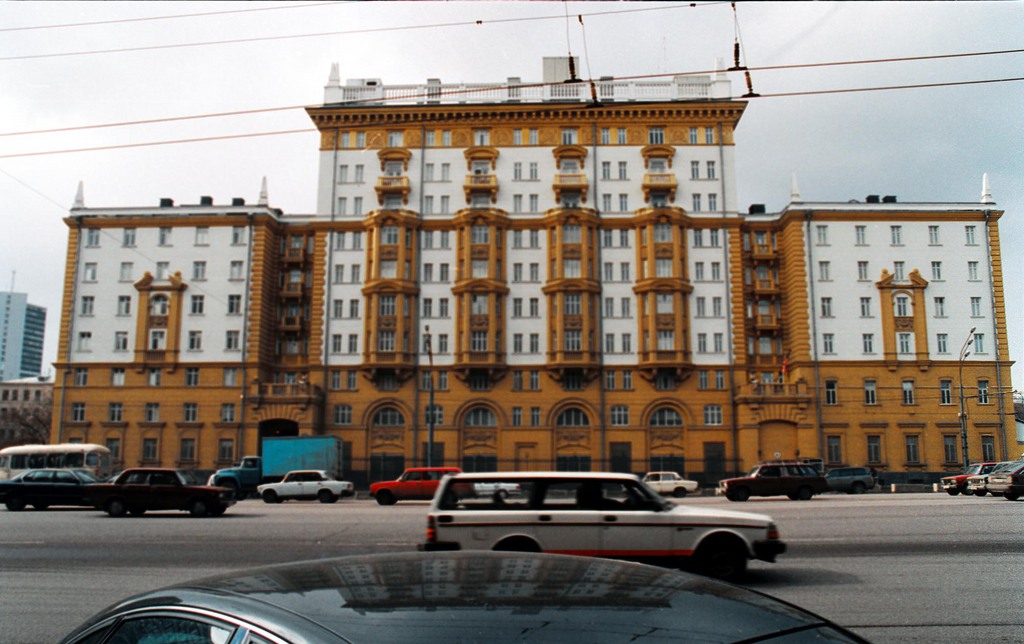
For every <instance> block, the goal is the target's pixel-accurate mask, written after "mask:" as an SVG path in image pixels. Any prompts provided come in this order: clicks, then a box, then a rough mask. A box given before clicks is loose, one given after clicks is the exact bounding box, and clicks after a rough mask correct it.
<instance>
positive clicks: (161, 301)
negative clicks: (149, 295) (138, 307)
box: [149, 295, 167, 315]
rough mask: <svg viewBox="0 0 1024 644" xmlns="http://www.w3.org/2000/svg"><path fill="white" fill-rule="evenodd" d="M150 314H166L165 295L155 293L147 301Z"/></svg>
mask: <svg viewBox="0 0 1024 644" xmlns="http://www.w3.org/2000/svg"><path fill="white" fill-rule="evenodd" d="M149 314H150V315H167V296H166V295H156V296H154V297H153V299H152V300H150V301H149Z"/></svg>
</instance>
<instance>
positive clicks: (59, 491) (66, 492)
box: [0, 469, 100, 512]
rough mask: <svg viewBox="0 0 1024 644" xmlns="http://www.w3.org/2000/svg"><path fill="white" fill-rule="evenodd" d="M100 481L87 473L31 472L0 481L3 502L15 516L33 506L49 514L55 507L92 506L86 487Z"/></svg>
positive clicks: (79, 471)
mask: <svg viewBox="0 0 1024 644" xmlns="http://www.w3.org/2000/svg"><path fill="white" fill-rule="evenodd" d="M99 482H100V480H99V479H98V478H96V477H95V476H93V475H92V474H90V473H89V472H86V471H85V470H59V469H43V470H29V471H27V472H22V473H21V474H19V475H18V476H16V477H14V478H12V479H9V480H6V481H0V501H3V502H4V505H6V506H7V509H8V510H10V511H12V512H17V511H18V510H24V509H25V507H26V506H29V505H31V506H32V507H34V508H35V509H37V510H45V509H46V508H48V507H50V506H53V505H77V506H89V505H92V504H91V503H89V502H88V501H86V499H85V486H86V485H89V484H90V483H99Z"/></svg>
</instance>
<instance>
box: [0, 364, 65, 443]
mask: <svg viewBox="0 0 1024 644" xmlns="http://www.w3.org/2000/svg"><path fill="white" fill-rule="evenodd" d="M52 399H53V380H51V379H48V378H22V379H19V380H7V381H4V382H0V447H6V446H8V445H23V444H27V443H45V442H47V440H48V437H49V430H50V422H51V411H52V409H51V401H52Z"/></svg>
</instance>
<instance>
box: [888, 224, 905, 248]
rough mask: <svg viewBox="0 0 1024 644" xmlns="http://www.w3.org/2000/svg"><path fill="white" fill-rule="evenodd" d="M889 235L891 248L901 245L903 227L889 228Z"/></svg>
mask: <svg viewBox="0 0 1024 644" xmlns="http://www.w3.org/2000/svg"><path fill="white" fill-rule="evenodd" d="M889 235H890V238H891V239H890V242H891V244H892V245H893V246H902V245H903V226H889Z"/></svg>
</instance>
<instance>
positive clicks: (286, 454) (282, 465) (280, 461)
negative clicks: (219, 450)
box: [210, 436, 344, 498]
mask: <svg viewBox="0 0 1024 644" xmlns="http://www.w3.org/2000/svg"><path fill="white" fill-rule="evenodd" d="M262 447H263V449H262V456H246V457H244V458H243V459H242V462H241V463H240V464H239V465H238V466H236V467H229V468H226V469H223V470H217V471H216V472H214V474H213V475H212V476H211V477H210V484H211V485H218V486H220V487H226V488H230V489H232V490H234V491H235V494H236V496H237V497H238V498H245V497H246V496H248V495H250V494H253V493H255V492H256V486H257V485H260V484H262V483H273V482H275V481H280V480H281V479H282V478H283V477H284V475H285V474H287V473H288V472H291V471H292V470H323V471H325V472H327V473H328V474H330V475H331V476H333V477H334V478H336V479H339V480H340V479H341V478H342V477H343V475H344V472H343V471H342V462H343V461H342V457H343V452H342V442H341V439H340V438H337V437H336V436H279V437H271V438H264V439H263V443H262Z"/></svg>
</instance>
